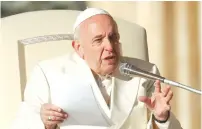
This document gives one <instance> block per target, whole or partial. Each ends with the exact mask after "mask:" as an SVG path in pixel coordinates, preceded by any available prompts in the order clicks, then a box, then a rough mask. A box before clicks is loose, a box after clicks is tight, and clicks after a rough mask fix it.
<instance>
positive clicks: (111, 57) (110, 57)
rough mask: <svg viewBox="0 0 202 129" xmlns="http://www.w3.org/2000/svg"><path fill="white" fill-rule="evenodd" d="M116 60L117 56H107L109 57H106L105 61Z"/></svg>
mask: <svg viewBox="0 0 202 129" xmlns="http://www.w3.org/2000/svg"><path fill="white" fill-rule="evenodd" d="M114 58H115V56H107V57H105V58H104V59H105V60H109V59H114Z"/></svg>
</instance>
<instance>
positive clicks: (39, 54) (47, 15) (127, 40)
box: [0, 10, 148, 127]
mask: <svg viewBox="0 0 202 129" xmlns="http://www.w3.org/2000/svg"><path fill="white" fill-rule="evenodd" d="M79 12H80V11H73V10H46V11H35V12H27V13H22V14H17V15H13V16H9V17H5V18H2V19H1V20H2V23H1V24H2V26H1V30H2V31H1V36H2V40H1V43H0V45H1V47H0V49H2V50H1V53H0V56H1V57H2V58H0V59H1V60H0V70H2V71H1V72H0V80H1V81H0V85H2V87H0V88H1V89H0V93H1V94H2V95H3V96H4V97H3V99H2V98H1V97H0V99H2V100H1V101H0V102H1V103H2V102H3V103H4V105H3V110H0V114H2V116H4V117H3V119H2V120H1V123H3V125H2V124H0V127H6V126H8V124H9V122H10V121H11V120H12V119H13V117H14V116H15V113H16V111H17V107H18V105H19V103H20V102H21V101H22V98H23V92H24V88H25V84H26V79H27V78H28V77H29V73H30V71H31V70H32V68H33V67H34V65H35V64H36V63H37V62H38V61H40V60H44V59H48V58H52V57H56V56H60V55H63V54H66V53H68V52H70V51H73V49H72V47H71V40H72V28H73V23H74V22H75V19H76V16H77V15H78V14H79ZM115 20H116V22H117V24H118V27H119V32H120V36H121V38H120V41H121V43H122V53H123V55H124V56H129V57H135V58H139V59H142V60H148V50H147V39H146V31H145V29H144V28H142V27H141V26H139V25H137V24H134V23H130V22H128V21H124V20H122V19H118V18H115ZM1 64H3V65H1ZM1 108H2V107H1Z"/></svg>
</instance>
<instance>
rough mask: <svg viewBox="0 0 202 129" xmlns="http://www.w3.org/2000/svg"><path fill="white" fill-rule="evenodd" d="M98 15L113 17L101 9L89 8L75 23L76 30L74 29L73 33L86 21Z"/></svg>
mask: <svg viewBox="0 0 202 129" xmlns="http://www.w3.org/2000/svg"><path fill="white" fill-rule="evenodd" d="M98 14H106V15H109V16H111V15H110V14H109V13H108V12H107V11H105V10H103V9H99V8H87V9H86V10H84V11H83V12H81V13H80V14H79V15H78V16H77V19H76V22H75V23H74V28H73V32H75V29H76V28H77V27H78V26H79V25H80V24H81V23H82V22H83V21H85V20H86V19H88V18H90V17H92V16H95V15H98Z"/></svg>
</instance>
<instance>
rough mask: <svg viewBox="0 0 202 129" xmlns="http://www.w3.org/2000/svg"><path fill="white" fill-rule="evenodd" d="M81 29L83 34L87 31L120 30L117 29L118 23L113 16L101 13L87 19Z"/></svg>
mask: <svg viewBox="0 0 202 129" xmlns="http://www.w3.org/2000/svg"><path fill="white" fill-rule="evenodd" d="M80 31H81V32H83V34H87V33H93V34H97V33H98V34H99V33H103V32H105V33H110V32H111V33H112V32H116V31H118V30H117V24H116V22H115V21H114V19H113V18H112V17H110V16H109V15H104V14H101V15H96V16H93V17H91V18H89V19H87V20H85V21H84V22H83V23H82V24H81V25H80Z"/></svg>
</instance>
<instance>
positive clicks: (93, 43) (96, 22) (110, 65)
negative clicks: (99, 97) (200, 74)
mask: <svg viewBox="0 0 202 129" xmlns="http://www.w3.org/2000/svg"><path fill="white" fill-rule="evenodd" d="M80 44H81V46H80V47H82V48H81V49H80V50H81V51H82V53H83V55H82V56H81V57H83V59H84V60H85V61H86V62H87V64H88V65H89V67H90V68H91V69H92V70H93V72H95V73H97V74H100V75H106V74H111V73H112V72H113V71H114V70H115V69H116V67H117V65H118V62H119V57H120V51H119V33H118V28H117V25H116V23H115V22H114V21H113V19H112V18H111V17H109V16H107V15H96V16H93V17H91V18H89V19H87V20H86V21H84V22H83V23H82V24H81V26H80ZM82 49H83V50H82Z"/></svg>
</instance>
